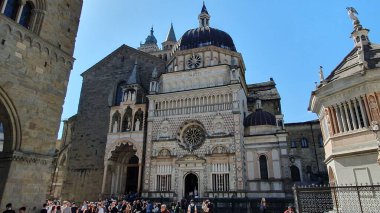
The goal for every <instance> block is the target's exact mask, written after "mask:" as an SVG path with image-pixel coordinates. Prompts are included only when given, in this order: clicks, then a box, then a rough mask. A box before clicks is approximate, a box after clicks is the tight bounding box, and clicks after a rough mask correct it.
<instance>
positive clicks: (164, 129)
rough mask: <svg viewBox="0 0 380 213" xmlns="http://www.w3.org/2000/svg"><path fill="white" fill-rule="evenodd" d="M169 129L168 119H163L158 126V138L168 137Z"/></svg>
mask: <svg viewBox="0 0 380 213" xmlns="http://www.w3.org/2000/svg"><path fill="white" fill-rule="evenodd" d="M169 130H170V124H169V121H168V120H164V121H163V122H162V123H161V126H160V133H159V134H158V139H159V138H170V134H169Z"/></svg>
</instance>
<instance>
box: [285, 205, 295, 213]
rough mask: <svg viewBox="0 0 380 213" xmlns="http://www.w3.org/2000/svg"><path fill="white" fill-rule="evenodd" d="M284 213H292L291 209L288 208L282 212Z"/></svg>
mask: <svg viewBox="0 0 380 213" xmlns="http://www.w3.org/2000/svg"><path fill="white" fill-rule="evenodd" d="M284 213H294V211H293V208H292V207H291V206H288V209H287V210H285V211H284Z"/></svg>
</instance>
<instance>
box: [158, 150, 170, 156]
mask: <svg viewBox="0 0 380 213" xmlns="http://www.w3.org/2000/svg"><path fill="white" fill-rule="evenodd" d="M158 156H160V157H170V156H171V153H170V151H169V150H168V149H161V151H160V152H159V153H158Z"/></svg>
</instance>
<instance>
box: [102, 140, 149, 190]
mask: <svg viewBox="0 0 380 213" xmlns="http://www.w3.org/2000/svg"><path fill="white" fill-rule="evenodd" d="M136 154H137V151H136V149H135V148H134V146H133V144H132V143H122V144H120V145H118V146H117V147H115V148H114V149H113V151H111V153H110V155H106V162H105V168H104V176H103V185H102V194H103V195H111V194H117V195H122V194H128V193H136V192H137V193H139V192H140V190H139V189H140V185H141V183H140V181H139V180H140V179H141V178H140V176H141V170H142V165H141V163H140V159H139V157H138V156H137V155H136Z"/></svg>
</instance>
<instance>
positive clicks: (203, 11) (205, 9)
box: [201, 1, 208, 14]
mask: <svg viewBox="0 0 380 213" xmlns="http://www.w3.org/2000/svg"><path fill="white" fill-rule="evenodd" d="M201 13H206V14H208V11H207V8H206V4H205V1H203V6H202V11H201Z"/></svg>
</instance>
